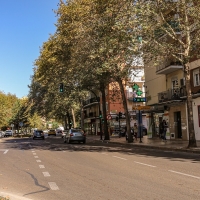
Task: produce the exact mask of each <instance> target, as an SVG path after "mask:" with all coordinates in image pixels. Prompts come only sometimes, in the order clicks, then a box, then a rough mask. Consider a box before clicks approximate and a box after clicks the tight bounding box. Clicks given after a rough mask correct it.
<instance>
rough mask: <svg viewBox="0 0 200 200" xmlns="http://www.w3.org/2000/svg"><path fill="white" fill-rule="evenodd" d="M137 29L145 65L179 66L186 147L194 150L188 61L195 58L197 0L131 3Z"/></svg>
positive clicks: (199, 44) (198, 25) (199, 9)
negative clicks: (169, 63) (182, 79)
mask: <svg viewBox="0 0 200 200" xmlns="http://www.w3.org/2000/svg"><path fill="white" fill-rule="evenodd" d="M135 9H136V12H137V19H138V26H137V29H136V31H137V34H138V36H142V53H143V58H144V61H145V63H149V62H150V61H151V62H152V63H154V64H155V65H157V64H159V63H161V62H163V61H164V60H165V59H167V58H170V59H173V60H175V61H178V62H180V63H181V64H182V66H183V71H184V77H185V81H186V92H187V111H188V112H187V113H188V130H189V144H188V147H196V146H197V144H196V138H195V132H194V122H193V110H192V94H191V82H190V61H191V60H193V59H195V58H197V57H198V56H199V47H200V37H199V33H200V23H199V22H200V15H199V13H200V6H199V1H198V0H178V1H164V0H155V1H148V2H146V1H143V0H138V1H135Z"/></svg>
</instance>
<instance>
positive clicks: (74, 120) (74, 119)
mask: <svg viewBox="0 0 200 200" xmlns="http://www.w3.org/2000/svg"><path fill="white" fill-rule="evenodd" d="M72 119H73V124H74V128H76V118H75V115H74V109H73V108H72Z"/></svg>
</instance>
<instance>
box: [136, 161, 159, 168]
mask: <svg viewBox="0 0 200 200" xmlns="http://www.w3.org/2000/svg"><path fill="white" fill-rule="evenodd" d="M134 162H135V163H137V164H140V165H145V166H148V167H156V166H154V165H148V164H145V163H141V162H136V161H134Z"/></svg>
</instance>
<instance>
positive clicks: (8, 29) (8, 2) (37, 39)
mask: <svg viewBox="0 0 200 200" xmlns="http://www.w3.org/2000/svg"><path fill="white" fill-rule="evenodd" d="M58 3H59V0H0V16H1V20H0V91H2V92H4V93H5V94H8V93H11V94H15V95H16V96H17V97H18V98H21V97H23V96H27V95H28V93H29V88H28V85H29V84H30V83H31V79H30V77H31V75H33V67H34V65H33V63H34V61H35V59H37V58H38V56H39V54H40V47H41V46H42V44H43V42H45V41H47V40H48V38H49V35H50V34H53V33H54V32H55V30H56V27H55V23H56V21H57V17H56V15H55V13H54V12H53V10H57V8H58Z"/></svg>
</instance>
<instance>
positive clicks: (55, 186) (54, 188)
mask: <svg viewBox="0 0 200 200" xmlns="http://www.w3.org/2000/svg"><path fill="white" fill-rule="evenodd" d="M48 184H49V187H50V188H51V189H52V190H59V187H58V186H57V185H56V183H55V182H48Z"/></svg>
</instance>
